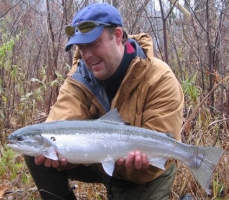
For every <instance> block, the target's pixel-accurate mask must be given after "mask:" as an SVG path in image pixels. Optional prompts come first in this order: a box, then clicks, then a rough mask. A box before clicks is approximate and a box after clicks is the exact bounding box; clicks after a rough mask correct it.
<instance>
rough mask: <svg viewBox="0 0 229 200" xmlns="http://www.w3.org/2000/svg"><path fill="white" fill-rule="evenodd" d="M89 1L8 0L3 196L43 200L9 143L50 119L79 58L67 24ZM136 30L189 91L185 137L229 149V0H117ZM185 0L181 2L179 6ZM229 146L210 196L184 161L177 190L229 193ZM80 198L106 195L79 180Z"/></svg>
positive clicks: (1, 113) (3, 55) (0, 20)
mask: <svg viewBox="0 0 229 200" xmlns="http://www.w3.org/2000/svg"><path fill="white" fill-rule="evenodd" d="M91 2H94V1H88V0H77V1H76V0H53V1H49V0H45V1H41V0H33V1H32V0H29V1H25V0H1V1H0V199H39V195H38V192H37V190H36V187H35V186H34V184H33V181H32V179H31V177H30V175H29V173H28V170H27V168H26V166H25V164H24V162H23V159H22V157H21V156H19V155H17V154H15V153H14V152H12V151H11V150H10V149H8V148H7V147H6V146H5V144H6V138H7V135H8V134H9V133H11V132H12V131H13V130H15V129H17V128H19V127H22V126H25V125H26V124H33V123H37V122H41V121H44V120H45V118H46V116H47V113H48V112H49V109H50V106H51V105H52V104H53V103H54V102H55V100H56V97H57V95H58V89H59V87H60V85H61V84H62V83H63V80H64V78H65V77H66V74H67V73H68V71H69V69H70V67H71V64H72V55H73V51H74V50H72V51H70V52H68V53H66V52H65V51H64V46H65V43H66V41H67V38H66V36H65V35H64V26H65V25H67V24H69V23H71V19H72V17H73V15H74V12H75V11H77V10H79V9H80V8H81V7H84V6H85V5H87V4H88V3H91ZM108 2H110V3H113V5H115V6H116V7H118V8H119V9H120V11H121V13H122V15H123V16H124V23H125V28H126V29H127V31H128V32H129V33H131V34H134V33H137V32H140V31H142V32H147V33H149V34H150V35H152V37H153V40H154V43H155V55H157V56H158V57H160V58H161V59H163V60H164V61H166V62H167V63H168V64H169V65H170V66H171V68H172V69H173V71H174V72H175V73H176V75H177V77H178V79H179V81H180V82H181V84H182V87H183V90H184V93H185V110H184V119H185V121H184V125H183V128H182V140H183V142H185V143H188V144H195V145H203V146H218V147H221V148H223V149H224V150H227V151H229V131H228V130H229V83H228V82H229V78H228V75H229V56H228V55H229V45H228V44H229V3H228V1H226V0H194V1H191V0H186V1H185V5H184V6H183V5H182V4H181V2H179V1H177V0H176V1H175V0H173V1H172V0H169V1H167V0H164V1H162V0H159V1H155V2H159V4H158V7H156V8H155V6H154V1H149V0H142V1H139V0H126V1H120V0H112V1H111V0H110V1H108ZM177 3H180V4H179V5H178V4H177ZM228 160H229V154H228V153H225V155H224V156H223V157H222V159H221V161H220V163H219V165H218V167H217V169H216V170H215V173H214V177H213V180H212V188H213V193H212V195H210V196H207V195H206V193H205V192H204V191H203V190H202V189H200V186H199V185H198V184H197V183H196V182H195V181H194V180H193V178H192V176H191V174H190V172H189V170H188V169H187V168H186V167H185V166H183V165H182V164H181V163H178V166H179V168H178V172H177V176H176V180H175V183H174V187H173V192H172V194H171V199H173V200H177V199H179V198H180V197H181V196H182V195H183V194H185V193H191V194H192V195H193V196H194V197H195V199H229V164H228V163H229V162H228ZM72 184H73V185H76V187H75V190H74V191H75V193H76V196H77V197H79V198H78V199H80V200H82V199H89V200H92V199H93V200H94V199H97V200H99V199H106V198H105V193H106V191H105V188H104V187H103V186H102V185H98V184H97V185H95V184H84V183H79V182H72Z"/></svg>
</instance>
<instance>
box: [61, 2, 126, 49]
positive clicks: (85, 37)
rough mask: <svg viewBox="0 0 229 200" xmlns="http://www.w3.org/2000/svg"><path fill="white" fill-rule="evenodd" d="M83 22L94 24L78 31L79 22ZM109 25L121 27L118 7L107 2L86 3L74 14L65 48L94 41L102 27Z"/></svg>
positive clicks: (100, 32)
mask: <svg viewBox="0 0 229 200" xmlns="http://www.w3.org/2000/svg"><path fill="white" fill-rule="evenodd" d="M84 22H85V24H89V23H93V24H94V25H95V26H94V27H93V28H91V29H92V30H91V29H88V30H89V31H80V30H79V24H84ZM88 22H89V23H88ZM109 25H110V26H121V27H122V25H123V24H122V18H121V15H120V13H119V11H118V9H116V8H115V7H113V6H111V5H110V4H107V3H94V4H90V5H88V6H87V7H85V8H83V9H82V10H80V11H79V12H78V13H76V14H75V16H74V18H73V20H72V26H71V28H72V29H73V33H72V35H71V37H70V38H69V40H68V42H67V45H66V47H65V50H66V51H68V50H70V49H71V47H72V45H74V44H76V45H77V44H88V43H91V42H93V41H95V40H96V39H98V38H99V36H100V35H101V34H102V32H103V30H104V27H105V26H109ZM85 26H87V25H85ZM86 28H87V27H86ZM66 32H67V31H66Z"/></svg>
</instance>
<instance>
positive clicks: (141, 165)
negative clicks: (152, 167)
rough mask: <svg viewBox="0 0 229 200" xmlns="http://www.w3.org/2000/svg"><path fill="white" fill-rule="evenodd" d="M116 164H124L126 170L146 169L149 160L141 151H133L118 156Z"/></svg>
mask: <svg viewBox="0 0 229 200" xmlns="http://www.w3.org/2000/svg"><path fill="white" fill-rule="evenodd" d="M116 164H117V165H118V166H120V167H121V166H122V167H123V166H124V167H125V168H126V170H127V171H128V172H131V171H133V170H138V171H142V172H144V171H146V170H147V169H148V167H149V160H148V158H147V155H146V154H145V153H143V152H141V151H133V152H130V153H129V154H128V156H127V157H126V158H120V159H119V160H118V161H117V162H116Z"/></svg>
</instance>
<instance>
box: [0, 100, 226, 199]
mask: <svg viewBox="0 0 229 200" xmlns="http://www.w3.org/2000/svg"><path fill="white" fill-rule="evenodd" d="M190 115H191V112H190V113H188V114H187V116H186V118H188V117H189V116H190ZM221 118H222V117H221V115H219V114H217V113H216V114H215V115H213V116H212V115H211V113H210V112H209V109H208V107H207V105H205V104H203V106H202V107H201V108H200V109H199V112H198V114H197V115H196V116H195V118H194V119H193V120H192V121H191V123H190V124H189V126H187V127H186V128H185V129H184V131H183V132H182V141H183V142H184V143H187V144H194V145H199V146H217V147H221V148H223V149H224V150H227V152H226V153H225V154H224V156H223V157H222V159H221V160H220V162H219V164H218V166H217V168H216V169H215V172H214V176H213V179H212V186H211V188H212V194H211V195H209V196H208V195H207V194H206V193H205V192H204V190H203V189H201V187H200V186H199V185H198V183H197V182H196V181H195V180H194V178H193V177H192V175H191V172H190V171H189V169H188V168H187V167H185V166H184V165H183V164H182V163H181V162H179V161H178V170H177V175H176V178H175V181H174V185H173V189H172V194H171V200H178V199H180V197H181V196H182V195H184V194H186V193H190V194H192V196H193V197H194V199H198V200H229V164H228V163H229V131H228V130H229V128H228V124H227V123H226V121H223V120H220V119H221ZM3 141H5V139H4V140H3ZM0 180H1V181H0V194H1V186H2V187H3V186H4V187H3V188H7V190H6V194H5V195H4V198H5V199H8V197H9V198H10V197H11V199H12V198H13V199H18V200H22V199H23V200H24V199H26V200H33V199H34V200H40V198H39V194H38V191H37V189H36V187H35V185H34V183H33V181H32V178H31V176H30V174H29V172H28V169H27V168H26V166H25V164H24V160H23V157H22V156H20V155H18V154H16V153H15V152H13V151H12V150H11V149H9V148H8V147H6V146H2V147H0ZM71 184H72V185H75V186H76V187H75V189H74V192H75V195H76V197H77V199H78V200H106V199H107V198H106V189H105V187H104V186H103V185H102V184H86V183H82V182H78V181H72V182H71ZM0 199H1V196H0Z"/></svg>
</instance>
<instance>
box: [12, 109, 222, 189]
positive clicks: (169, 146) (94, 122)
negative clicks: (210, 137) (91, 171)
mask: <svg viewBox="0 0 229 200" xmlns="http://www.w3.org/2000/svg"><path fill="white" fill-rule="evenodd" d="M8 141H9V142H8V146H9V147H10V148H12V149H13V150H15V151H16V152H19V153H21V154H24V155H28V156H39V155H43V156H45V157H46V158H49V159H52V160H59V159H61V158H65V159H66V160H67V161H68V162H69V163H73V164H85V165H89V164H94V163H101V164H102V166H103V169H104V171H105V172H106V173H107V174H108V175H109V176H112V174H113V171H114V168H115V162H116V161H117V160H118V159H119V158H122V157H125V156H127V155H128V153H129V152H131V151H135V150H139V151H141V152H144V153H145V154H146V155H147V157H148V160H149V163H150V164H151V165H153V166H155V167H158V168H160V169H162V170H165V163H166V161H167V160H168V159H176V160H179V161H181V162H182V163H184V164H185V165H186V166H187V167H188V168H189V169H190V170H191V172H192V174H193V176H194V177H195V179H196V180H197V182H198V183H199V184H200V185H201V186H202V188H203V189H204V190H205V191H206V192H207V193H208V194H210V193H211V190H210V189H209V187H210V183H211V178H212V175H213V172H214V169H215V167H216V166H217V164H218V162H219V160H220V158H221V156H222V154H223V153H224V150H223V149H221V148H217V147H201V146H195V145H190V144H185V143H182V142H180V141H177V140H175V139H174V138H173V137H171V136H168V134H165V133H161V132H158V131H154V130H150V129H147V128H143V127H136V126H133V125H130V124H127V123H126V122H124V120H123V119H122V118H121V116H120V114H119V112H118V110H117V109H112V110H110V111H109V112H107V113H106V114H105V115H103V116H102V117H100V118H98V119H90V120H63V121H53V122H43V123H39V124H34V125H28V126H25V127H23V128H20V129H18V130H16V131H14V132H13V133H11V134H10V135H9V136H8Z"/></svg>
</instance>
